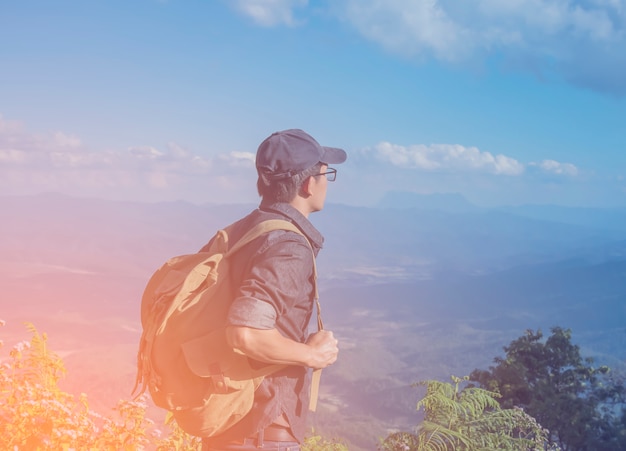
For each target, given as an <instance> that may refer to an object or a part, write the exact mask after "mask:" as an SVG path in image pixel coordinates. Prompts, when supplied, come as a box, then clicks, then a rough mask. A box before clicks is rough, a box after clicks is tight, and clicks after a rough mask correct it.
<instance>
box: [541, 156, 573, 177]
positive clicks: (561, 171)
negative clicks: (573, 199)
mask: <svg viewBox="0 0 626 451" xmlns="http://www.w3.org/2000/svg"><path fill="white" fill-rule="evenodd" d="M529 166H535V167H537V168H539V169H540V170H541V171H543V172H544V173H548V174H555V175H568V176H571V177H574V176H577V175H578V174H579V170H578V168H577V167H576V166H575V165H573V164H571V163H560V162H558V161H555V160H543V161H541V162H539V163H535V162H533V163H529Z"/></svg>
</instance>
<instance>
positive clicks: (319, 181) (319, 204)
mask: <svg viewBox="0 0 626 451" xmlns="http://www.w3.org/2000/svg"><path fill="white" fill-rule="evenodd" d="M327 170H328V166H327V165H325V164H323V165H322V166H321V167H320V174H323V173H324V172H326V171H327ZM311 178H312V183H313V185H312V188H313V190H312V191H313V193H312V194H311V211H320V210H321V209H322V208H324V201H325V200H326V190H327V189H328V179H327V178H326V176H325V175H314V176H312V177H311Z"/></svg>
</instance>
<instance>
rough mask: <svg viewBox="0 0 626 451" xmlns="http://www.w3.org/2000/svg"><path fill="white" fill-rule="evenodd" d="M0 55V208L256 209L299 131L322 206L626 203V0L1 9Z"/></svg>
mask: <svg viewBox="0 0 626 451" xmlns="http://www.w3.org/2000/svg"><path fill="white" fill-rule="evenodd" d="M0 42H1V43H2V44H1V45H0V195H31V194H37V193H43V192H60V193H65V194H69V195H72V196H80V197H98V198H105V199H120V200H130V201H149V202H159V201H174V200H185V201H189V202H194V203H204V202H211V203H230V202H257V201H258V196H257V194H256V190H255V182H256V173H255V169H254V154H255V152H256V148H257V147H258V145H259V144H260V142H261V141H262V140H263V139H264V138H265V137H267V136H268V135H270V134H271V133H272V132H275V131H278V130H284V129H289V128H300V129H303V130H305V131H307V132H308V133H310V134H311V135H312V136H314V137H315V138H316V139H317V140H318V141H319V142H320V143H321V144H322V145H328V146H334V147H341V148H343V149H345V150H346V151H347V153H348V155H349V156H348V161H347V162H346V163H344V164H342V165H340V166H338V167H337V169H338V176H337V181H336V182H335V183H334V184H333V185H332V186H331V187H330V190H329V194H328V196H329V197H328V202H336V203H344V204H351V205H377V204H378V203H379V202H380V200H381V199H382V198H383V196H384V195H385V193H387V192H392V191H406V192H413V193H418V194H431V193H460V194H462V195H463V196H465V197H466V198H467V199H468V200H469V201H470V202H473V203H475V204H477V205H480V206H499V205H521V204H558V205H567V206H593V207H625V206H626V0H585V1H573V0H507V1H502V0H475V1H473V2H464V1H460V0H440V1H437V0H386V1H381V0H332V1H330V0H319V1H315V0H231V1H226V0H215V1H209V0H133V1H121V0H91V1H84V0H83V1H78V0H74V1H71V0H19V1H17V0H0Z"/></svg>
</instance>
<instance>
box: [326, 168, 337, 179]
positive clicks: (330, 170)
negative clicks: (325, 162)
mask: <svg viewBox="0 0 626 451" xmlns="http://www.w3.org/2000/svg"><path fill="white" fill-rule="evenodd" d="M326 178H327V179H328V181H329V182H334V181H335V179H336V178H337V169H333V168H328V172H326Z"/></svg>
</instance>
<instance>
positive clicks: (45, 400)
mask: <svg viewBox="0 0 626 451" xmlns="http://www.w3.org/2000/svg"><path fill="white" fill-rule="evenodd" d="M1 325H4V322H3V321H1V320H0V326H1ZM27 329H28V330H29V331H30V333H31V335H32V338H31V340H30V341H23V342H21V343H18V344H16V345H15V346H14V347H13V348H12V349H11V350H10V351H9V353H8V358H0V362H2V365H1V366H0V449H2V450H5V449H6V450H9V449H10V450H13V451H21V450H38V451H48V450H49V451H59V450H61V451H70V450H71V451H92V450H98V451H131V450H132V451H137V450H143V449H151V450H156V451H200V449H201V441H200V439H199V438H198V437H192V436H190V435H188V434H186V433H185V432H184V431H183V430H181V429H180V428H179V427H178V426H177V425H176V422H175V421H173V418H172V417H171V416H168V418H167V419H166V422H165V424H164V425H163V426H164V429H165V430H166V433H163V432H162V431H161V430H160V429H157V428H156V427H155V425H154V422H153V421H152V420H150V419H149V418H146V408H147V407H148V406H147V404H146V402H145V401H146V400H145V398H139V399H138V400H135V401H128V400H122V401H120V402H119V403H118V404H117V406H116V407H115V408H114V409H113V410H114V412H115V415H114V416H103V415H100V414H98V413H96V412H93V411H92V410H90V409H89V405H88V402H87V395H85V394H81V395H80V397H79V399H78V400H76V399H75V398H74V396H72V395H71V394H68V393H66V392H64V391H62V390H60V389H59V387H58V385H57V383H58V381H59V380H60V378H61V377H63V376H64V375H65V367H64V365H63V361H62V360H61V359H60V358H59V357H58V356H57V355H56V354H54V353H52V352H50V351H49V350H48V348H47V336H46V335H45V334H39V332H38V331H37V330H36V329H35V327H34V326H33V325H32V324H27ZM2 346H3V342H2V341H1V340H0V348H1V347H2ZM302 449H303V451H347V449H348V448H347V447H345V445H342V444H341V443H340V442H339V441H336V440H332V441H328V440H326V439H324V438H322V437H320V436H313V437H309V438H307V439H306V442H305V444H304V445H303V448H302Z"/></svg>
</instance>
